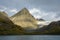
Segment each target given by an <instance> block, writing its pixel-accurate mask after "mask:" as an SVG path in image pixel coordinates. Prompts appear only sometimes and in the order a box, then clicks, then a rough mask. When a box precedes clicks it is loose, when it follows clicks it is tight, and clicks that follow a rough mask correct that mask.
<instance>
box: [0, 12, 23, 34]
mask: <svg viewBox="0 0 60 40" xmlns="http://www.w3.org/2000/svg"><path fill="white" fill-rule="evenodd" d="M8 34H13V35H14V34H23V28H21V26H18V25H15V24H14V23H13V22H12V21H11V20H10V19H9V17H8V15H7V14H6V13H5V12H0V35H8Z"/></svg>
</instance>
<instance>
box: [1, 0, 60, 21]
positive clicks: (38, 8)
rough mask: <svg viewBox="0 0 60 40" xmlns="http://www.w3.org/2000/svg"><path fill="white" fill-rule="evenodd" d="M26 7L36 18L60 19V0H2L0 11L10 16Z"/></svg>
mask: <svg viewBox="0 0 60 40" xmlns="http://www.w3.org/2000/svg"><path fill="white" fill-rule="evenodd" d="M24 7H26V8H27V9H28V10H29V11H30V13H31V14H32V15H33V16H34V17H35V18H43V19H45V20H49V21H53V20H60V0H0V11H5V12H7V13H8V15H9V16H12V15H14V14H15V13H17V12H18V11H20V10H21V9H22V8H24Z"/></svg>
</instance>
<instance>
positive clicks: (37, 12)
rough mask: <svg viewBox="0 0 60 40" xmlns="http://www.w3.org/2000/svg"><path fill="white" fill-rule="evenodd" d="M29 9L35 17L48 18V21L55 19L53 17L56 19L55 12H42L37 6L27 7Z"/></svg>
mask: <svg viewBox="0 0 60 40" xmlns="http://www.w3.org/2000/svg"><path fill="white" fill-rule="evenodd" d="M29 11H30V13H31V14H32V15H33V16H34V17H35V18H43V19H45V20H49V21H55V19H57V18H56V16H57V13H56V12H44V11H41V10H40V9H37V8H32V9H29ZM58 19H60V18H58ZM58 19H57V20H58Z"/></svg>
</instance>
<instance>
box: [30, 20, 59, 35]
mask: <svg viewBox="0 0 60 40" xmlns="http://www.w3.org/2000/svg"><path fill="white" fill-rule="evenodd" d="M30 34H37V35H38V34H45V35H60V21H54V22H51V23H50V24H49V25H46V26H44V27H42V28H39V29H36V30H35V32H32V33H30Z"/></svg>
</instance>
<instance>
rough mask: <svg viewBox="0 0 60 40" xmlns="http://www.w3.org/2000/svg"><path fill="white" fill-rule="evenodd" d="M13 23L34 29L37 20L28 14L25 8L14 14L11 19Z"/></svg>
mask: <svg viewBox="0 0 60 40" xmlns="http://www.w3.org/2000/svg"><path fill="white" fill-rule="evenodd" d="M11 20H12V21H13V23H15V24H17V25H19V26H21V27H23V28H27V29H36V28H37V23H36V22H37V20H36V19H35V18H34V17H33V16H32V15H31V14H30V13H29V11H28V10H27V9H26V8H23V9H22V10H21V11H19V12H18V13H16V14H15V15H13V16H12V17H11Z"/></svg>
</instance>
